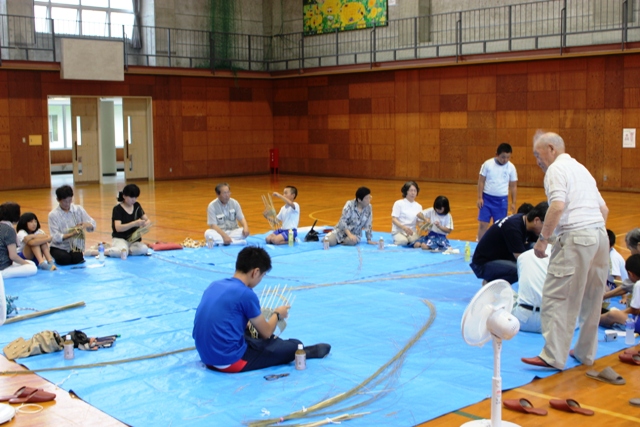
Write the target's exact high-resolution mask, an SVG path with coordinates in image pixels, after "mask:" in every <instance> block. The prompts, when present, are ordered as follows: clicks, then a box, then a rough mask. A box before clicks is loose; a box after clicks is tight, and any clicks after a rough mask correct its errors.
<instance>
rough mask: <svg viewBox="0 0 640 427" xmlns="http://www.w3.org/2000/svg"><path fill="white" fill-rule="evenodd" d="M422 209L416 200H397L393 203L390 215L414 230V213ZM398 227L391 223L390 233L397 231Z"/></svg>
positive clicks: (416, 213)
mask: <svg viewBox="0 0 640 427" xmlns="http://www.w3.org/2000/svg"><path fill="white" fill-rule="evenodd" d="M421 211H422V205H421V204H420V203H418V202H416V201H413V202H410V201H408V200H407V199H401V200H397V201H396V202H395V203H394V204H393V209H392V210H391V216H392V217H394V218H397V219H398V221H400V224H402V225H404V226H405V227H409V228H411V230H413V231H414V232H415V231H416V215H418V214H419V213H420V212H421ZM399 231H400V228H399V227H398V226H396V225H395V224H394V223H393V222H392V223H391V233H397V232H399Z"/></svg>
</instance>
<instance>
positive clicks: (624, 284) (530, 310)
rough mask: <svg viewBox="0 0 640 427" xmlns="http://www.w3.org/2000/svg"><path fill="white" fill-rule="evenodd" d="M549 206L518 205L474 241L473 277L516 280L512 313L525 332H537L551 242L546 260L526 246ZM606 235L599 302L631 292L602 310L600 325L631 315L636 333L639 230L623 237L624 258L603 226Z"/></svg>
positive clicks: (537, 231)
mask: <svg viewBox="0 0 640 427" xmlns="http://www.w3.org/2000/svg"><path fill="white" fill-rule="evenodd" d="M548 207H549V205H548V204H547V202H541V203H539V204H538V205H536V206H532V205H530V204H523V205H522V206H521V207H520V208H519V209H518V213H516V214H514V215H511V216H507V217H505V218H503V219H501V220H499V221H497V222H496V223H494V224H493V225H492V226H491V227H490V228H489V229H488V230H487V232H486V233H485V234H484V236H483V237H482V238H481V239H480V241H479V242H478V245H477V247H476V250H475V252H474V254H473V258H472V260H471V264H470V267H471V269H472V270H473V272H474V273H475V275H476V277H478V278H479V279H483V285H484V284H486V283H488V282H491V281H493V280H497V279H503V280H506V281H508V282H509V283H511V284H513V283H515V282H518V296H517V301H516V303H515V305H514V308H513V315H514V316H515V317H516V318H517V319H518V320H519V321H520V330H522V331H527V332H537V333H541V332H542V325H541V317H540V310H541V306H542V288H543V285H544V282H545V279H546V276H547V269H548V267H549V256H550V254H551V247H552V245H549V246H547V249H546V253H547V257H545V258H539V257H537V256H536V255H535V253H534V251H532V250H530V249H531V248H532V246H533V244H534V243H535V242H536V240H537V238H538V235H539V234H540V232H541V230H542V224H543V222H544V219H545V215H546V212H547V209H548ZM607 235H608V237H609V258H610V270H609V276H608V278H607V283H603V284H602V286H603V287H605V288H606V292H605V294H604V301H608V300H610V299H611V298H613V297H616V296H625V295H626V294H627V293H631V294H632V297H631V298H630V299H629V300H628V302H627V308H626V309H624V310H618V309H616V308H615V307H614V308H613V309H611V310H608V309H606V308H603V314H602V316H601V320H600V325H601V326H604V327H612V326H614V325H624V323H625V321H626V320H627V317H628V315H629V314H632V315H633V316H634V317H636V332H640V320H638V319H640V317H638V314H640V285H638V286H639V287H638V288H637V289H634V288H635V287H636V286H635V285H636V282H638V281H639V280H640V228H636V229H634V230H631V231H630V232H629V233H627V235H626V238H625V243H626V246H627V248H628V249H629V251H630V252H631V256H630V257H629V258H628V259H627V260H626V262H625V260H624V258H623V257H622V255H620V253H619V252H618V251H617V250H616V249H615V247H614V246H615V243H616V235H615V233H614V232H613V231H611V230H607ZM638 283H640V282H638ZM623 303H624V299H623ZM605 305H607V304H606V303H605Z"/></svg>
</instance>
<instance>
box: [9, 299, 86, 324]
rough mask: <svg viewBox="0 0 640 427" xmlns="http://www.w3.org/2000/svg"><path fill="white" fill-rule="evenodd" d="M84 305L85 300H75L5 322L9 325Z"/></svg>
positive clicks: (11, 318)
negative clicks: (71, 302)
mask: <svg viewBox="0 0 640 427" xmlns="http://www.w3.org/2000/svg"><path fill="white" fill-rule="evenodd" d="M84 305H85V303H84V301H79V302H74V303H73V304H68V305H62V306H60V307H54V308H50V309H48V310H42V311H36V312H35V313H29V314H23V315H22V316H16V317H10V318H9V319H7V320H6V321H5V322H4V324H5V325H7V324H9V323H15V322H20V321H21V320H28V319H33V318H34V317H40V316H44V315H47V314H51V313H57V312H59V311H64V310H69V309H71V308H76V307H83V306H84Z"/></svg>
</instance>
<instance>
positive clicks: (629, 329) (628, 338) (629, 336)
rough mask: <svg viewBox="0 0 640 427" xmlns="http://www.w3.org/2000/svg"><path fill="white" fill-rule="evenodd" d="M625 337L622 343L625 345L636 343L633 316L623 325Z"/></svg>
mask: <svg viewBox="0 0 640 427" xmlns="http://www.w3.org/2000/svg"><path fill="white" fill-rule="evenodd" d="M624 329H625V332H626V334H625V336H624V343H625V344H626V345H634V344H635V343H636V321H635V319H634V318H633V314H630V315H629V317H627V321H626V322H625V324H624Z"/></svg>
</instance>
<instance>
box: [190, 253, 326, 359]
mask: <svg viewBox="0 0 640 427" xmlns="http://www.w3.org/2000/svg"><path fill="white" fill-rule="evenodd" d="M269 270H271V258H270V257H269V254H268V253H267V252H266V251H265V250H264V249H262V248H259V247H255V246H248V247H246V248H244V249H243V250H241V251H240V253H239V254H238V258H237V260H236V272H235V274H234V275H233V277H231V278H228V279H223V280H218V281H216V282H213V283H211V284H210V285H209V287H208V288H207V289H206V290H205V291H204V294H203V295H202V300H201V301H200V304H199V305H198V309H197V310H196V317H195V320H194V324H193V339H194V340H195V342H196V349H197V350H198V354H199V355H200V359H201V360H202V362H203V363H204V364H205V365H206V366H207V368H209V369H213V370H216V371H221V372H246V371H253V370H256V369H263V368H267V367H269V366H276V365H284V364H287V363H290V362H292V361H293V360H294V358H295V352H296V350H297V349H298V344H301V342H300V341H299V340H296V339H288V340H283V339H281V338H277V337H275V336H274V335H273V332H274V331H275V329H276V326H277V323H278V321H279V320H281V319H285V318H287V316H288V315H289V306H288V305H283V306H280V307H277V308H275V309H274V310H273V314H272V315H271V317H270V318H269V319H268V320H267V319H265V317H264V316H263V315H262V312H261V309H260V301H259V299H258V296H257V295H256V294H255V292H253V288H255V287H256V286H258V284H259V283H260V281H261V280H262V278H263V277H264V275H265V274H267V272H268V271H269ZM247 322H251V324H252V325H253V326H254V327H255V329H256V330H257V331H258V334H259V338H252V337H251V336H250V335H248V334H247ZM330 350H331V346H330V345H329V344H316V345H312V346H309V347H306V348H305V352H306V353H307V359H314V358H322V357H325V356H326V355H327V354H329V351H330Z"/></svg>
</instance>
